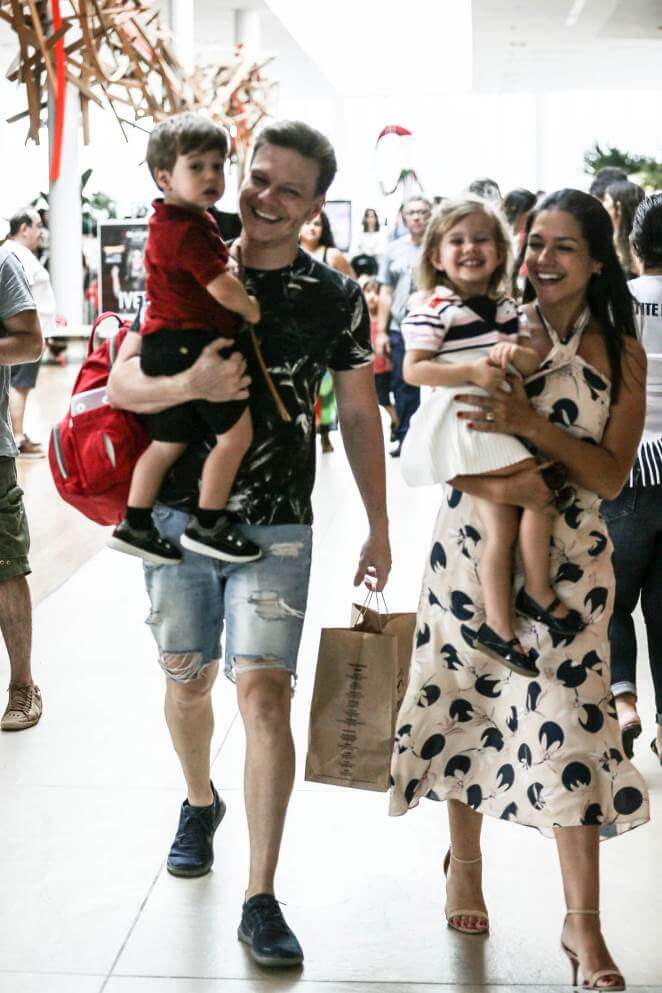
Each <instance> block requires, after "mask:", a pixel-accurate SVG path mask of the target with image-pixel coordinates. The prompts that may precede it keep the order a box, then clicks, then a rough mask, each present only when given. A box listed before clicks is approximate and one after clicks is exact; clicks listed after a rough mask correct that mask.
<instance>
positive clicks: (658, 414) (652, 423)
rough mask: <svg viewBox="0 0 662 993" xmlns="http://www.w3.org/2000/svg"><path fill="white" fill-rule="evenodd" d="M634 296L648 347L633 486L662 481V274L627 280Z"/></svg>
mask: <svg viewBox="0 0 662 993" xmlns="http://www.w3.org/2000/svg"><path fill="white" fill-rule="evenodd" d="M628 287H629V289H630V293H631V294H632V296H633V297H634V307H635V312H636V323H637V332H638V335H639V340H640V341H641V343H642V345H643V346H644V349H645V350H646V357H647V359H648V372H647V375H646V422H645V424H644V433H643V437H642V439H641V442H640V444H639V448H638V450H637V457H636V459H635V462H634V466H633V467H632V472H631V473H630V479H629V485H630V486H660V485H662V276H640V277H639V278H638V279H632V280H630V282H629V283H628Z"/></svg>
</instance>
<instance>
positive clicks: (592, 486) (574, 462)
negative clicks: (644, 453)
mask: <svg viewBox="0 0 662 993" xmlns="http://www.w3.org/2000/svg"><path fill="white" fill-rule="evenodd" d="M621 372H622V382H621V388H620V394H619V398H618V403H616V404H613V405H612V408H611V411H610V415H609V422H608V424H607V428H606V430H605V433H604V435H603V437H602V441H601V443H600V444H599V445H591V444H588V443H587V442H585V441H581V440H580V439H578V438H573V436H572V435H571V434H570V433H569V432H568V431H564V430H563V429H562V428H557V427H556V426H555V425H554V424H551V423H550V422H549V421H548V420H547V418H546V417H545V416H544V415H543V414H538V413H536V412H535V411H534V410H533V408H532V407H531V404H530V403H529V400H528V398H527V396H526V393H525V391H524V386H523V384H522V383H521V382H520V381H519V380H514V379H513V380H512V381H511V385H512V392H510V393H505V392H503V391H502V390H499V391H498V394H497V395H495V396H492V397H482V396H471V395H467V396H462V395H458V396H457V397H456V398H455V399H456V400H458V401H460V402H463V403H469V404H471V405H472V406H475V407H477V408H479V409H478V410H475V411H473V412H465V411H460V412H459V413H458V417H460V418H462V419H464V420H466V421H468V422H470V423H472V425H473V426H472V427H471V428H469V430H474V431H485V432H487V433H489V432H493V433H494V432H502V433H504V434H515V435H519V436H520V437H521V438H526V439H527V440H529V441H531V442H532V443H533V444H534V445H535V446H536V448H537V449H538V450H539V451H541V452H542V453H543V454H544V455H545V456H547V458H549V459H554V460H556V461H558V462H562V463H563V464H564V465H565V466H566V468H567V470H568V475H569V477H570V479H571V480H572V481H573V482H575V483H577V484H578V485H579V486H584V487H586V489H589V490H592V491H593V492H594V493H597V494H598V496H600V497H602V498H603V499H604V500H613V499H614V498H615V497H617V496H618V494H619V493H620V492H621V490H622V488H623V485H624V483H625V481H626V480H627V478H628V475H629V473H630V470H631V468H632V464H633V462H634V458H635V455H636V451H637V445H638V444H639V440H640V438H641V433H642V431H643V426H644V419H645V414H646V393H645V384H646V353H645V352H644V350H643V348H642V346H641V345H640V344H639V342H638V341H636V340H635V339H634V338H626V340H625V348H624V351H623V356H622V360H621ZM486 413H489V414H490V415H491V417H490V420H489V421H487V420H486V417H485V415H486ZM492 417H493V418H494V419H493V420H492Z"/></svg>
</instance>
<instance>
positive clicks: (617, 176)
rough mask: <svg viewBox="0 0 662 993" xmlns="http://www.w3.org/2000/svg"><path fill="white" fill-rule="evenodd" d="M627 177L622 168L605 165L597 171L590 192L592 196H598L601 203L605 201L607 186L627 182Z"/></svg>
mask: <svg viewBox="0 0 662 993" xmlns="http://www.w3.org/2000/svg"><path fill="white" fill-rule="evenodd" d="M627 179H628V176H627V173H626V172H623V170H622V169H618V168H616V167H615V166H605V167H604V169H600V170H599V171H598V172H596V174H595V178H594V180H593V182H592V183H591V186H590V189H589V191H588V192H589V193H590V194H591V196H593V197H596V198H597V199H598V200H599V201H600V203H604V199H605V193H606V192H607V187H608V186H611V185H612V183H627Z"/></svg>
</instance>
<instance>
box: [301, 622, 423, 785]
mask: <svg viewBox="0 0 662 993" xmlns="http://www.w3.org/2000/svg"><path fill="white" fill-rule="evenodd" d="M415 622H416V615H415V614H411V613H401V614H389V613H381V614H380V613H379V611H377V610H372V609H370V608H369V607H368V606H367V604H364V605H363V606H359V605H358V604H354V605H353V606H352V620H351V624H352V626H351V627H350V628H324V629H323V630H322V635H321V638H320V648H319V655H318V659H317V671H316V674H315V687H314V690H313V699H312V703H311V707H310V726H309V731H308V755H307V757H306V779H307V780H309V781H311V782H315V783H330V784H332V785H335V786H351V787H354V788H355V789H363V790H378V791H381V792H384V791H386V790H387V789H388V785H389V767H390V761H391V752H392V750H393V736H394V733H395V721H396V717H397V714H398V710H399V708H400V704H401V702H402V698H403V696H404V693H405V689H406V685H407V675H408V672H409V661H410V658H411V652H412V641H413V634H414V626H415Z"/></svg>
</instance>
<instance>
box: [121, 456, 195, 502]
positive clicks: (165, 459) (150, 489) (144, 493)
mask: <svg viewBox="0 0 662 993" xmlns="http://www.w3.org/2000/svg"><path fill="white" fill-rule="evenodd" d="M186 447H187V446H186V443H185V442H184V443H180V442H174V441H152V442H151V444H149V445H148V446H147V448H146V449H145V451H144V452H143V453H142V455H141V456H140V458H139V459H138V461H137V462H136V465H135V468H134V470H133V476H132V477H131V488H130V490H129V507H140V508H145V509H147V508H151V507H153V506H154V503H155V501H156V498H157V496H158V495H159V490H160V489H161V484H162V482H163V480H164V477H165V475H166V473H167V472H168V470H169V469H170V467H171V466H172V465H174V463H175V462H176V461H177V459H178V458H179V457H180V456H181V455H182V454H183V452H184V450H185V449H186Z"/></svg>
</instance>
